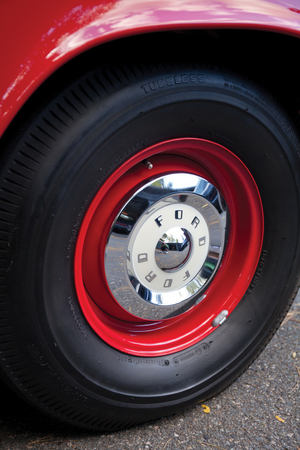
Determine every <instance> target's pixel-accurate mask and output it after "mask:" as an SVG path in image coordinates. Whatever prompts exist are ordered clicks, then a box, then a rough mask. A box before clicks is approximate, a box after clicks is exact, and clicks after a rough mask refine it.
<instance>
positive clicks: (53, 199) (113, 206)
mask: <svg viewBox="0 0 300 450" xmlns="http://www.w3.org/2000/svg"><path fill="white" fill-rule="evenodd" d="M28 117H29V119H28V120H27V121H26V122H24V124H23V126H22V129H21V132H20V135H19V136H18V138H17V139H16V140H14V141H12V142H11V143H9V144H8V145H7V149H6V157H5V162H4V164H3V168H2V172H1V181H0V195H1V202H2V205H1V216H0V230H1V231H0V232H1V245H2V247H1V248H2V260H1V262H2V265H1V267H2V269H1V274H2V276H3V280H4V281H3V283H4V284H3V302H2V310H3V312H2V313H1V314H2V316H1V318H2V323H3V324H4V326H3V327H2V328H1V335H0V342H1V344H0V345H1V367H2V374H3V376H4V378H5V379H6V380H7V381H8V382H9V384H11V385H13V386H14V388H15V389H16V390H17V391H18V392H19V393H20V394H21V395H22V396H23V397H25V398H26V399H27V400H29V401H30V402H31V403H32V404H33V405H35V406H36V407H37V408H38V409H40V410H42V411H44V412H46V413H47V414H49V415H51V416H53V417H57V418H59V419H60V420H62V421H64V422H67V423H71V424H73V425H77V426H80V427H84V428H88V429H101V430H107V431H108V430H118V429H121V428H124V427H129V426H132V425H134V424H137V423H141V422H144V421H147V420H150V419H155V418H158V417H162V416H164V415H168V414H171V413H174V412H177V411H180V410H182V409H183V408H186V407H189V406H191V405H194V404H196V403H197V402H199V401H203V400H204V399H206V398H208V397H210V396H212V395H215V394H216V393H218V392H220V391H221V390H223V389H224V388H226V387H227V386H228V385H229V384H230V383H232V382H233V381H234V380H235V379H236V378H237V377H238V376H239V375H240V374H241V373H242V372H243V371H244V370H245V369H246V368H247V367H248V366H249V364H251V362H252V361H253V360H254V358H255V357H256V356H257V355H258V354H259V353H260V352H261V351H262V349H263V348H264V347H265V345H266V344H267V342H268V341H269V340H270V338H271V337H272V336H273V334H274V333H275V331H276V329H277V328H278V326H279V324H280V322H281V321H282V319H283V317H284V315H285V314H286V312H287V311H288V308H289V306H290V304H291V301H292V299H293V296H294V295H295V290H296V287H297V286H296V284H297V279H298V271H299V256H300V254H299V239H298V235H299V148H300V147H299V142H298V139H297V137H296V134H295V132H294V130H293V126H292V123H291V121H290V120H289V119H288V118H287V116H286V114H285V113H284V112H283V111H282V110H281V108H280V107H279V106H278V105H277V104H276V102H275V101H274V100H272V99H271V98H270V97H269V96H268V95H267V94H266V93H265V92H263V91H262V90H261V89H259V88H257V87H256V86H254V85H252V84H251V83H250V82H246V81H244V80H243V79H242V78H239V77H237V76H233V75H228V74H227V73H222V72H221V71H218V70H210V69H206V68H202V67H200V66H198V65H195V64H194V65H185V66H183V65H176V64H173V65H169V66H160V65H157V64H148V65H147V67H144V66H139V65H132V66H130V67H129V66H122V67H119V66H115V67H102V68H97V69H95V70H93V71H91V72H89V73H87V74H86V75H85V76H84V77H81V78H79V79H78V80H77V81H76V82H74V83H72V84H70V86H68V87H67V88H65V89H63V90H62V91H61V92H59V93H57V94H55V95H54V96H53V99H52V100H49V101H48V102H46V104H44V105H43V106H42V107H41V108H40V110H39V112H38V113H35V112H33V113H32V114H31V115H29V116H28ZM185 176H188V177H192V178H188V180H189V181H188V182H186V181H185V180H186V178H185ZM168 177H171V178H168ZM174 177H175V178H174ZM168 180H171V181H172V183H173V184H172V185H171V184H168ZM178 180H179V181H178ZM190 180H196V181H195V186H196V187H195V186H194V188H193V189H194V190H193V189H192V188H191V187H190ZM177 181H178V183H177ZM177 184H178V186H179V187H178V186H177ZM200 184H201V185H203V184H205V189H203V190H202V191H201V193H200V194H199V190H198V189H199V186H200ZM157 192H159V193H158V194H157ZM157 195H158V196H157ZM153 199H154V200H153ZM159 202H161V203H159ZM172 202H173V203H172ZM158 204H159V205H160V206H157V205H158ZM162 205H164V206H163V207H165V208H169V209H164V210H162V209H159V208H160V207H162ZM165 205H167V206H165ZM172 205H173V206H172ZM174 205H175V206H174ZM195 205H196V206H195ZM207 205H208V208H210V209H209V211H210V213H209V215H206V216H205V214H206V213H205V208H206V206H207ZM151 208H154V210H155V216H153V217H152V216H151V217H152V222H151V223H150V222H149V220H148V216H147V214H148V215H151V214H152V212H151V211H152V209H151ZM155 208H156V209H155ZM172 208H173V209H172ZM193 208H194V209H193ZM158 211H159V212H158ZM203 211H204V212H203ZM150 213H151V214H150ZM188 213H191V214H192V215H193V217H194V219H192V220H191V219H190V218H189V219H186V217H187V215H188ZM149 217H150V216H149ZM182 218H184V220H185V222H184V221H183V220H182ZM195 218H196V219H195ZM211 218H213V220H212V219H211ZM163 221H165V222H163ZM177 222H178V223H179V222H180V225H178V223H177ZM198 222H199V224H200V225H199V227H198ZM212 222H213V223H214V225H212ZM166 223H167V225H168V226H167V225H165V224H166ZM203 223H204V225H203V227H204V228H203V230H202V231H201V233H202V234H203V236H202V234H201V233H200V234H196V232H198V230H199V229H200V228H201V226H202V224H203ZM170 224H171V225H170ZM205 224H206V225H205ZM216 224H217V225H216ZM205 227H206V228H205ZM173 228H175V229H176V230H175V231H172V230H173ZM160 229H161V230H162V231H161V234H157V233H160V231H157V230H160ZM170 230H171V231H170ZM180 230H181V231H180ZM179 231H180V232H181V238H180V239H181V240H182V242H181V244H180V245H181V246H179V247H180V248H179V247H178V245H179V244H178V242H179V240H178V239H179V238H178V239H177V237H176V236H177V234H176V233H177V232H179ZM134 233H135V234H134ZM168 233H169V234H171V238H169V241H166V237H165V234H166V235H168ZM172 233H173V234H172ZM182 233H183V234H182ZM213 235H214V236H216V237H215V238H214V239H215V241H214V244H212V242H213V241H212V239H213V237H212V236H213ZM157 236H161V238H160V239H158V240H157ZM182 236H183V237H182ZM199 236H200V237H199ZM172 239H173V240H172ZM198 239H199V241H198ZM201 239H202V241H201ZM176 240H177V241H178V242H177V244H178V245H177V247H176V246H174V242H176ZM155 242H157V246H156V247H155V248H156V250H155V248H154V247H153V243H154V244H155ZM166 242H167V243H166ZM198 242H199V245H198ZM207 242H209V244H207V246H206V247H205V245H206V243H207ZM204 243H205V245H204ZM144 244H145V245H146V244H147V245H148V247H145V248H146V249H147V250H145V248H144ZM202 244H203V248H204V247H205V248H206V250H205V249H204V250H203V249H202ZM162 245H163V247H162ZM172 246H173V247H172ZM175 247H176V249H175ZM171 248H173V250H170V249H171ZM183 248H185V249H187V250H184V251H185V253H184V252H183V250H182V249H183ZM148 249H149V250H148ZM174 249H175V250H174ZM124 251H125V253H124ZM126 252H127V253H126ZM134 252H135V253H134ZM155 252H157V253H155ZM197 252H198V253H197ZM201 252H202V253H201ZM203 252H204V253H203ZM134 254H137V255H138V260H139V263H140V262H143V263H144V261H145V260H146V259H147V264H148V262H149V261H150V259H151V258H152V259H151V261H150V262H149V264H150V265H149V266H147V269H145V270H146V272H142V269H141V267H142V266H143V264H137V263H135V262H132V265H131V260H130V258H133V255H134ZM154 254H155V255H156V256H157V258H156V256H155V258H156V259H157V261H156V263H154V262H153V261H154V259H153V258H154V256H153V255H154ZM124 255H125V256H124ZM126 255H127V258H126ZM145 255H146V256H145ZM151 255H152V256H151ZM195 255H196V256H195ZM203 255H204V256H203ZM175 257H176V258H177V257H178V258H181V259H180V261H179V262H177V263H176V264H175V263H174V262H173V259H172V258H175ZM176 258H175V259H176ZM203 258H204V259H203ZM148 259H149V261H148ZM166 261H167V262H166ZM199 261H201V262H199ZM151 264H152V266H151ZM155 264H156V265H155ZM158 264H160V265H161V266H159V267H158V266H157V265H158ZM166 264H170V267H169V266H168V267H167V266H166ZM143 267H144V266H143ZM145 267H146V266H145ZM143 270H144V269H143ZM193 271H194V272H193ZM156 272H157V273H156ZM193 273H194V275H193ZM158 274H162V275H161V276H162V277H164V278H160V279H159V276H158ZM154 275H155V276H156V275H157V277H156V279H154V278H155V277H154ZM188 277H190V278H193V280H192V284H190V285H188V286H189V289H188V288H186V285H187V284H186V283H187V281H186V280H187V278H188ZM197 277H198V278H197ZM183 279H185V281H184V282H183V281H182V280H183ZM145 280H146V281H145ZM159 280H160V281H159ZM161 280H162V281H161ZM195 280H196V281H195ZM197 280H198V281H197ZM199 280H200V281H199ZM203 280H204V281H203ZM152 282H153V283H156V284H155V285H154V284H153V286H154V287H153V288H152V285H151V283H152ZM159 283H162V287H160V285H159ZM176 283H177V284H176ZM193 283H194V284H193ZM175 284H176V289H175V287H174V286H175ZM172 286H173V287H172ZM178 291H180V292H181V293H180V294H177V292H178ZM182 292H183V293H182ZM180 295H183V297H182V298H183V300H182V301H181V300H178V298H179V297H180ZM178 296H179V297H178ZM180 298H181V297H180ZM160 301H161V302H162V304H159V302H160ZM137 305H138V306H137Z"/></svg>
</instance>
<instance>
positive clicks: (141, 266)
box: [105, 173, 227, 320]
mask: <svg viewBox="0 0 300 450" xmlns="http://www.w3.org/2000/svg"><path fill="white" fill-rule="evenodd" d="M226 223H227V220H226V204H225V201H224V199H223V198H222V197H221V195H220V193H219V192H218V191H217V189H216V188H215V187H214V186H213V185H212V184H211V183H209V182H208V181H207V180H205V179H203V178H201V177H198V176H196V175H191V174H185V173H180V174H178V173H177V174H172V175H166V176H164V177H161V178H158V179H156V180H154V181H151V182H150V183H148V184H146V185H145V186H144V187H143V188H141V189H139V190H138V191H137V192H136V193H135V194H134V195H133V196H132V197H131V199H130V200H129V201H128V202H127V203H126V205H124V207H123V208H122V210H121V212H120V213H119V214H118V216H117V217H116V220H115V222H114V224H113V226H112V228H111V231H110V235H109V238H108V241H107V247H106V257H105V273H106V278H107V282H108V285H109V287H110V290H111V292H112V294H113V296H114V298H115V300H116V301H117V302H118V303H119V304H120V305H121V306H122V307H123V308H124V309H126V310H127V311H129V312H130V313H131V314H133V315H135V316H137V317H140V318H143V319H148V320H161V319H165V318H168V317H173V316H176V315H179V314H182V313H183V312H185V311H186V310H187V309H189V308H191V307H192V306H194V305H195V304H198V303H199V302H200V301H201V300H202V299H203V298H204V297H205V294H204V291H205V288H206V287H207V285H208V283H209V281H211V279H212V278H213V276H214V274H215V273H216V270H217V268H218V265H219V264H220V261H221V258H222V254H223V250H224V241H225V232H226Z"/></svg>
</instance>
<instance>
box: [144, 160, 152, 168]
mask: <svg viewBox="0 0 300 450" xmlns="http://www.w3.org/2000/svg"><path fill="white" fill-rule="evenodd" d="M143 163H144V164H145V166H146V167H147V169H149V170H151V169H153V164H152V163H151V162H150V161H147V160H146V161H143Z"/></svg>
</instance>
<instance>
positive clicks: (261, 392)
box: [0, 294, 300, 450]
mask: <svg viewBox="0 0 300 450" xmlns="http://www.w3.org/2000/svg"><path fill="white" fill-rule="evenodd" d="M287 319H288V320H287V321H286V322H285V323H284V324H283V325H282V326H281V328H280V330H279V331H278V333H277V335H276V336H275V338H274V339H273V340H272V341H271V343H270V344H269V345H268V347H267V349H266V350H265V351H264V352H263V354H262V355H261V356H260V358H259V359H258V360H257V361H256V362H255V363H254V364H253V365H252V367H251V368H250V369H249V370H248V371H247V372H246V373H245V374H244V375H243V376H242V377H241V378H240V379H239V380H238V381H237V382H236V383H234V384H233V385H232V386H231V387H230V388H229V389H227V390H226V391H225V392H223V393H222V394H220V395H219V396H218V397H215V398H213V399H211V400H209V401H207V402H206V405H207V406H208V407H209V408H210V412H209V413H205V412H204V405H198V406H196V407H195V408H192V409H190V410H188V411H185V412H183V413H181V414H177V415H174V416H171V417H167V418H164V419H162V420H159V421H156V422H152V423H150V424H146V425H143V426H139V427H136V428H134V429H131V430H128V431H123V432H118V433H114V434H102V435H101V434H99V433H98V434H95V433H90V432H86V431H78V430H74V429H72V428H70V427H67V426H64V425H61V424H57V423H56V422H55V421H53V420H51V419H48V418H46V417H44V416H42V415H41V414H39V413H38V412H36V411H35V410H33V409H32V408H31V407H29V406H27V405H26V404H25V403H24V402H23V401H21V400H19V399H18V397H16V396H15V395H14V394H13V393H12V392H10V391H9V390H8V389H7V388H6V387H5V386H4V385H2V384H0V398H1V401H0V449H1V450H21V449H22V450H23V449H24V450H27V449H41V450H44V449H45V450H50V449H53V450H62V449H76V450H83V449H84V450H106V449H115V450H181V449H182V450H192V449H199V450H214V449H221V450H222V449H223V450H231V449H234V450H261V449H267V450H300V296H299V294H298V297H297V298H296V300H295V302H294V306H293V308H292V310H291V312H290V313H289V315H288V317H287Z"/></svg>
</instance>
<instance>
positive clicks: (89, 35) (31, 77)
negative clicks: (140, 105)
mask: <svg viewBox="0 0 300 450" xmlns="http://www.w3.org/2000/svg"><path fill="white" fill-rule="evenodd" d="M0 14H1V17H2V25H1V29H0V41H1V42H2V47H1V53H0V55H1V56H0V60H1V66H2V69H1V76H0V93H1V94H0V96H1V102H0V116H1V121H0V135H2V134H3V132H4V131H5V129H6V128H7V126H8V125H9V124H10V123H11V121H12V120H13V118H14V116H15V115H16V114H17V112H18V111H19V109H20V108H21V107H22V105H23V104H24V103H25V102H26V100H28V98H29V97H30V96H31V95H32V93H33V92H34V91H35V90H36V89H37V88H38V87H39V86H40V85H41V84H42V83H43V82H44V81H45V80H46V79H47V78H48V77H49V76H50V75H51V74H52V73H54V72H55V71H56V70H57V69H58V68H60V67H61V66H63V65H64V64H65V63H66V62H68V61H69V60H70V59H72V58H74V57H75V56H77V55H79V54H81V53H83V52H85V51H86V50H88V49H90V48H92V47H95V46H99V45H101V44H104V43H105V42H108V41H113V40H119V39H122V38H124V37H126V36H130V35H131V36H132V35H136V36H137V35H139V34H141V33H153V32H158V31H168V30H191V29H218V28H226V29H241V28H243V29H251V30H258V29H259V30H265V31H273V32H276V33H283V34H290V35H293V36H299V35H300V7H299V3H298V2H297V1H296V0H292V1H289V2H287V1H281V0H268V1H267V0H263V1H261V0H245V1H243V2H240V1H238V0H218V1H215V0H205V1H199V0H188V1H186V0H184V1H183V0H179V1H176V2H174V1H172V0H162V1H161V0H160V1H157V0H147V1H142V2H141V1H135V0H119V1H103V0H102V1H98V2H96V1H88V0H84V1H82V2H80V3H77V2H76V1H73V0H67V1H64V2H61V1H57V0H55V1H53V2H51V5H50V4H49V5H47V6H45V5H44V4H42V3H41V2H39V1H37V0H30V1H27V2H21V1H19V0H15V1H14V2H8V1H7V0H6V1H4V2H1V5H0ZM117 57H118V55H116V59H117Z"/></svg>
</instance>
